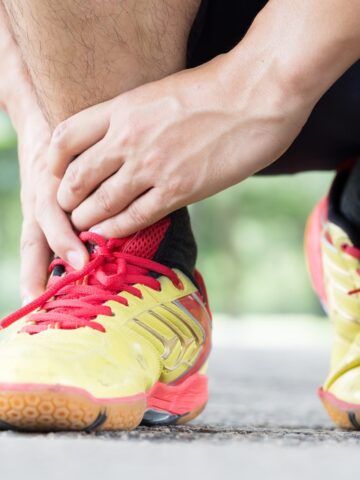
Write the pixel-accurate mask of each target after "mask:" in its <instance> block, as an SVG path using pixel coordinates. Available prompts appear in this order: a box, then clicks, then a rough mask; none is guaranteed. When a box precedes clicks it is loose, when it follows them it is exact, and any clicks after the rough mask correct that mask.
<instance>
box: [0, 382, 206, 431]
mask: <svg viewBox="0 0 360 480" xmlns="http://www.w3.org/2000/svg"><path fill="white" fill-rule="evenodd" d="M194 393H195V395H194ZM206 402H207V377H206V376H205V375H200V374H194V375H192V376H191V377H189V378H188V379H186V380H185V381H183V382H181V383H179V384H177V385H167V384H162V383H157V384H156V385H155V386H154V387H153V388H152V389H151V390H150V391H149V392H148V393H141V394H138V395H133V396H130V397H123V398H116V399H98V398H95V397H93V396H92V395H91V394H90V393H89V392H87V391H86V390H82V389H77V388H73V387H66V386H61V385H54V386H53V385H35V384H30V385H5V384H3V385H1V384H0V430H16V431H40V432H50V431H84V432H89V433H90V432H94V431H119V430H133V429H134V428H136V427H137V426H138V425H139V424H140V423H141V422H142V423H143V424H144V425H147V426H158V425H180V424H183V423H186V422H189V421H191V420H193V419H194V418H195V417H197V416H198V415H199V414H200V413H201V412H202V411H203V409H204V408H205V405H206Z"/></svg>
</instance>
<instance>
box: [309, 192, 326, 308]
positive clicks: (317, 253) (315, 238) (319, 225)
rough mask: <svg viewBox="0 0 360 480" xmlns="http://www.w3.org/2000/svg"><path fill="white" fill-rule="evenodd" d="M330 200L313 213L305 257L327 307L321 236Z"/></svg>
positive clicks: (315, 286) (312, 278) (320, 204)
mask: <svg viewBox="0 0 360 480" xmlns="http://www.w3.org/2000/svg"><path fill="white" fill-rule="evenodd" d="M327 212H328V199H327V197H325V198H323V199H322V200H321V201H320V202H319V203H318V204H317V205H316V207H315V208H314V210H313V212H312V213H311V215H310V217H309V219H308V222H307V225H306V229H305V256H306V260H307V266H308V270H309V274H310V280H311V283H312V286H313V288H314V290H315V292H316V293H317V295H318V296H319V297H320V300H321V301H322V302H323V304H324V306H325V307H326V305H327V296H326V291H325V285H324V271H323V265H322V253H321V235H322V229H323V225H324V222H325V220H326V218H327Z"/></svg>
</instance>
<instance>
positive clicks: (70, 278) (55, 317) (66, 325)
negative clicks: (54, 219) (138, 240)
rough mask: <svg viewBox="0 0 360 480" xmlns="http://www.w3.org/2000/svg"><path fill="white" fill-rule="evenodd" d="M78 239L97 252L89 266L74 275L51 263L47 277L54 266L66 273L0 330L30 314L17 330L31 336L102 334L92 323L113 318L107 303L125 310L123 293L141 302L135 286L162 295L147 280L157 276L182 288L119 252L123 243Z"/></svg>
mask: <svg viewBox="0 0 360 480" xmlns="http://www.w3.org/2000/svg"><path fill="white" fill-rule="evenodd" d="M80 239H81V240H82V241H83V242H84V243H86V242H91V243H92V244H94V245H95V246H96V247H95V249H94V251H93V252H92V253H91V254H90V261H89V263H88V264H87V265H86V266H85V267H84V268H82V269H81V270H79V271H75V270H74V269H72V268H71V267H70V265H69V264H68V263H66V262H65V261H64V260H61V259H55V260H54V261H53V262H52V263H51V265H50V267H49V270H50V272H52V271H53V269H54V268H55V267H57V266H62V267H63V268H64V272H65V274H64V275H62V276H61V277H58V279H57V280H54V279H55V278H56V277H52V282H49V288H48V289H47V290H46V291H45V293H43V294H42V295H41V296H40V297H38V298H37V299H36V300H34V301H33V302H31V303H29V304H28V305H25V306H24V307H22V308H20V309H19V310H17V311H16V312H14V313H13V314H11V315H9V316H8V317H6V318H4V319H3V320H2V321H1V322H0V328H6V327H8V326H10V325H11V324H13V323H14V322H16V321H17V320H19V319H21V318H23V317H24V316H25V315H28V314H30V313H32V312H34V311H35V310H37V309H41V311H39V312H37V313H33V314H32V315H31V316H30V317H29V321H28V322H27V324H26V325H25V327H23V329H22V330H21V331H22V332H26V333H30V334H35V333H39V332H41V331H43V330H47V329H48V328H59V329H66V330H71V329H76V328H80V327H90V328H93V329H95V330H98V331H100V332H105V328H104V327H103V325H101V324H100V323H98V322H96V321H94V318H96V317H97V316H98V315H104V316H112V315H113V312H112V310H111V308H110V306H107V305H104V303H105V302H107V301H110V300H111V301H114V302H117V303H120V304H122V305H125V306H127V305H128V300H127V299H126V298H125V297H123V296H121V295H120V293H121V292H128V293H130V294H131V295H134V296H135V297H138V298H142V294H141V291H140V290H139V289H138V288H136V287H135V286H134V285H135V284H141V285H145V286H147V287H149V288H152V289H153V290H157V291H160V290H161V285H160V282H159V281H158V280H157V279H156V278H153V277H151V276H150V275H149V273H150V272H155V273H158V274H160V275H164V276H166V277H168V278H169V279H170V280H171V281H172V283H173V284H174V285H175V286H176V287H177V288H179V289H182V288H183V285H182V283H181V280H180V279H179V277H178V276H177V275H176V273H175V272H174V271H173V270H171V269H170V268H168V267H166V266H164V265H161V264H159V263H157V262H154V261H152V260H148V259H146V258H142V257H138V256H136V255H130V254H127V253H124V252H122V251H121V247H123V246H124V243H125V242H126V240H125V241H124V240H119V239H110V240H105V239H104V238H103V237H101V236H100V235H97V234H95V233H91V232H83V233H81V234H80Z"/></svg>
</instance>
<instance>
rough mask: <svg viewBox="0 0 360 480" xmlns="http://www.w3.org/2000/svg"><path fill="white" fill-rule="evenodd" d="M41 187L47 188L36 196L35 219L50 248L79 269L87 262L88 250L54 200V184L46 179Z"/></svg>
mask: <svg viewBox="0 0 360 480" xmlns="http://www.w3.org/2000/svg"><path fill="white" fill-rule="evenodd" d="M55 183H56V184H57V183H58V182H55ZM43 188H44V189H47V190H44V192H46V193H45V194H43V195H42V196H41V197H40V198H37V202H36V219H37V221H38V223H39V225H40V227H41V229H42V231H43V232H44V234H45V237H46V239H47V241H48V244H49V246H50V248H51V250H52V251H53V252H54V253H55V254H56V255H59V256H60V257H61V258H62V259H64V260H65V261H67V262H68V263H69V264H70V265H71V266H72V267H73V268H75V269H76V270H79V269H81V268H82V267H83V266H84V265H85V264H86V263H87V261H88V252H87V250H86V248H85V246H84V244H83V243H82V242H81V240H80V239H79V238H78V236H77V235H76V233H75V232H74V230H73V228H72V226H71V224H70V221H69V218H68V216H67V215H66V213H65V212H64V211H63V210H62V209H61V208H60V206H59V205H58V203H57V201H56V188H57V187H56V185H54V184H51V182H50V181H48V184H47V185H45V186H43Z"/></svg>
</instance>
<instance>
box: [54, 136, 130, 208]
mask: <svg viewBox="0 0 360 480" xmlns="http://www.w3.org/2000/svg"><path fill="white" fill-rule="evenodd" d="M122 164H123V159H122V158H121V156H120V155H119V154H118V152H117V151H116V152H113V153H111V151H109V147H108V145H107V142H106V141H105V139H104V140H102V141H100V142H98V143H96V144H95V145H94V146H92V147H90V148H89V149H88V150H86V151H85V152H84V153H82V154H81V155H79V156H78V157H77V158H76V159H75V160H73V161H72V162H71V164H70V165H69V166H68V168H67V169H66V172H65V175H64V178H63V179H62V180H61V183H60V188H59V191H58V194H57V199H58V202H59V205H60V206H61V208H62V209H63V210H65V211H67V212H72V211H73V210H74V209H75V208H76V207H78V206H79V205H80V204H81V202H83V201H84V200H85V199H86V197H88V195H89V194H90V193H91V192H93V191H94V190H95V188H96V187H97V186H98V185H100V184H101V182H103V181H104V180H105V179H106V178H108V177H110V176H111V175H112V174H113V173H115V172H116V171H117V170H118V169H119V168H120V167H121V166H122Z"/></svg>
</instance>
